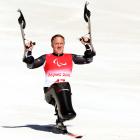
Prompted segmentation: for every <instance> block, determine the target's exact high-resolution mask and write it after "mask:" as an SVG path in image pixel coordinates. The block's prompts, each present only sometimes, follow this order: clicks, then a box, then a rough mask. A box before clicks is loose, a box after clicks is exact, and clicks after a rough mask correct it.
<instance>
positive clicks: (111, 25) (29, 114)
mask: <svg viewBox="0 0 140 140" xmlns="http://www.w3.org/2000/svg"><path fill="white" fill-rule="evenodd" d="M89 2H90V5H89V8H90V10H91V12H92V17H91V18H92V20H91V21H92V34H93V43H94V47H95V49H96V52H97V56H95V57H94V61H93V63H91V64H89V65H83V66H79V65H75V66H74V70H73V78H72V82H71V87H72V94H73V95H72V101H73V107H74V109H75V111H76V112H77V117H76V118H75V119H73V120H71V121H67V122H66V125H67V126H68V130H70V131H71V132H74V133H78V134H83V135H84V137H83V138H82V139H83V140H132V139H133V140H138V139H140V119H139V118H140V109H139V107H140V86H139V84H140V55H139V52H140V47H139V46H140V39H139V37H140V17H139V15H140V9H139V6H140V2H139V1H138V0H133V1H132V0H117V1H114V0H106V1H102V0H98V1H92V0H90V1H89ZM84 3H85V1H82V0H75V1H74V0H73V1H70V0H59V3H58V1H55V0H47V1H46V0H41V1H40V0H30V1H29V0H1V1H0V13H1V14H0V19H1V20H0V21H1V22H0V40H1V46H0V64H1V68H0V82H1V88H0V90H1V92H0V112H1V114H0V137H1V139H3V140H9V139H14V140H17V139H20V140H25V139H26V140H32V139H34V140H38V139H41V140H46V139H49V140H56V139H57V140H65V139H67V140H71V139H72V138H70V137H68V136H64V135H58V134H54V133H52V132H49V131H50V129H49V127H50V126H51V125H52V124H54V122H55V116H54V115H53V114H54V108H53V107H52V106H50V105H49V104H47V103H46V102H45V100H44V93H43V84H44V73H43V68H42V67H41V68H39V69H34V70H29V69H27V68H26V65H25V64H24V63H22V55H23V44H22V38H21V34H20V28H19V25H18V22H17V18H18V17H19V13H18V12H17V9H18V8H20V9H21V10H22V12H23V14H24V16H25V19H26V22H27V27H26V29H25V33H26V37H27V38H28V39H31V40H33V41H35V42H36V44H37V45H36V46H35V48H34V50H33V54H34V56H35V57H38V56H40V55H41V54H44V53H46V52H51V47H50V38H51V36H52V35H54V34H56V33H61V34H63V35H64V36H65V37H66V46H65V52H72V53H77V54H83V52H84V47H83V46H82V44H80V42H79V41H78V38H79V37H81V36H82V35H84V34H86V23H85V22H84V20H83V7H84Z"/></svg>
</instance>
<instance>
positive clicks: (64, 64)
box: [53, 58, 67, 67]
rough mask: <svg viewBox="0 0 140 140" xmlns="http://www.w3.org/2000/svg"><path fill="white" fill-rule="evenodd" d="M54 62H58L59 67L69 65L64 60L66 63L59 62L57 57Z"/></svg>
mask: <svg viewBox="0 0 140 140" xmlns="http://www.w3.org/2000/svg"><path fill="white" fill-rule="evenodd" d="M53 63H54V64H56V65H57V66H58V67H61V66H66V65H67V63H66V62H64V63H61V62H59V61H58V59H57V58H56V59H54V60H53Z"/></svg>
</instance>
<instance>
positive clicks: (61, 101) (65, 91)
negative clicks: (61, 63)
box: [44, 82, 76, 120]
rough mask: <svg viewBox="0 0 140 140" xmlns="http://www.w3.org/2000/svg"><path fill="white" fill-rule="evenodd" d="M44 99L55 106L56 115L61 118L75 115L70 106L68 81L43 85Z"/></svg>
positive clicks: (66, 118)
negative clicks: (47, 85) (49, 85)
mask: <svg viewBox="0 0 140 140" xmlns="http://www.w3.org/2000/svg"><path fill="white" fill-rule="evenodd" d="M44 93H45V100H46V101H47V102H48V103H49V104H52V105H53V106H55V107H57V111H58V116H59V118H61V119H62V120H70V119H73V118H74V117H75V116H76V113H75V111H74V109H73V106H72V100H71V95H72V93H71V88H70V84H69V83H68V82H63V83H54V84H53V85H52V86H51V87H49V88H47V87H44Z"/></svg>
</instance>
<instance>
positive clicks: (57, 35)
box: [51, 34, 65, 44]
mask: <svg viewBox="0 0 140 140" xmlns="http://www.w3.org/2000/svg"><path fill="white" fill-rule="evenodd" d="M56 37H61V38H62V39H63V40H64V42H65V38H64V36H63V35H61V34H56V35H54V36H53V37H52V38H51V44H52V43H53V41H54V39H55V38H56Z"/></svg>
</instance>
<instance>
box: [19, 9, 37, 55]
mask: <svg viewBox="0 0 140 140" xmlns="http://www.w3.org/2000/svg"><path fill="white" fill-rule="evenodd" d="M17 12H19V13H20V16H19V18H18V23H19V25H20V30H21V36H22V40H23V45H24V55H23V57H24V56H25V53H26V49H28V47H27V46H26V44H25V40H27V39H26V38H25V33H24V29H25V27H26V21H25V19H24V16H23V14H22V12H21V10H20V9H18V10H17ZM31 43H32V44H33V45H35V42H31Z"/></svg>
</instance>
